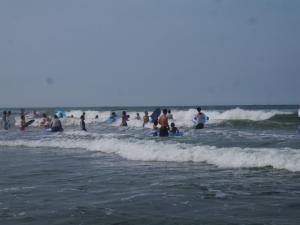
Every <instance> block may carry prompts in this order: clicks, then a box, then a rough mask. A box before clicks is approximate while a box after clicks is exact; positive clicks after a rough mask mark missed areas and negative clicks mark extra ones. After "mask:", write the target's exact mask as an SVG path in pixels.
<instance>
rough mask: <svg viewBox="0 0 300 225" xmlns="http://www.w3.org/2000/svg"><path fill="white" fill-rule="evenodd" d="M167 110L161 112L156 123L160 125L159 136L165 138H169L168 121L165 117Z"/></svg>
mask: <svg viewBox="0 0 300 225" xmlns="http://www.w3.org/2000/svg"><path fill="white" fill-rule="evenodd" d="M167 113H168V111H167V109H164V110H163V114H162V115H161V116H160V117H159V120H158V123H159V124H160V130H159V136H160V137H167V136H169V121H168V117H167Z"/></svg>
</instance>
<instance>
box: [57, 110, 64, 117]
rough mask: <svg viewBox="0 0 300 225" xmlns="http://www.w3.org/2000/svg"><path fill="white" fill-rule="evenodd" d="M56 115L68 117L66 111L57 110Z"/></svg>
mask: <svg viewBox="0 0 300 225" xmlns="http://www.w3.org/2000/svg"><path fill="white" fill-rule="evenodd" d="M56 115H57V116H58V118H64V117H66V113H65V112H64V111H57V113H56Z"/></svg>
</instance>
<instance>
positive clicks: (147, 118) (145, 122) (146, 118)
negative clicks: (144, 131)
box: [143, 111, 149, 127]
mask: <svg viewBox="0 0 300 225" xmlns="http://www.w3.org/2000/svg"><path fill="white" fill-rule="evenodd" d="M143 119H144V123H143V127H144V126H145V124H147V123H149V116H148V112H147V111H146V112H145V115H144V118H143Z"/></svg>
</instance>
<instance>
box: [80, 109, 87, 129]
mask: <svg viewBox="0 0 300 225" xmlns="http://www.w3.org/2000/svg"><path fill="white" fill-rule="evenodd" d="M80 127H81V130H84V131H86V128H85V112H83V113H82V115H81V116H80Z"/></svg>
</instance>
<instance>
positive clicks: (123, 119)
mask: <svg viewBox="0 0 300 225" xmlns="http://www.w3.org/2000/svg"><path fill="white" fill-rule="evenodd" d="M128 119H129V115H127V114H126V111H123V112H122V122H121V124H120V126H121V127H127V126H128V124H127V121H128Z"/></svg>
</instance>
